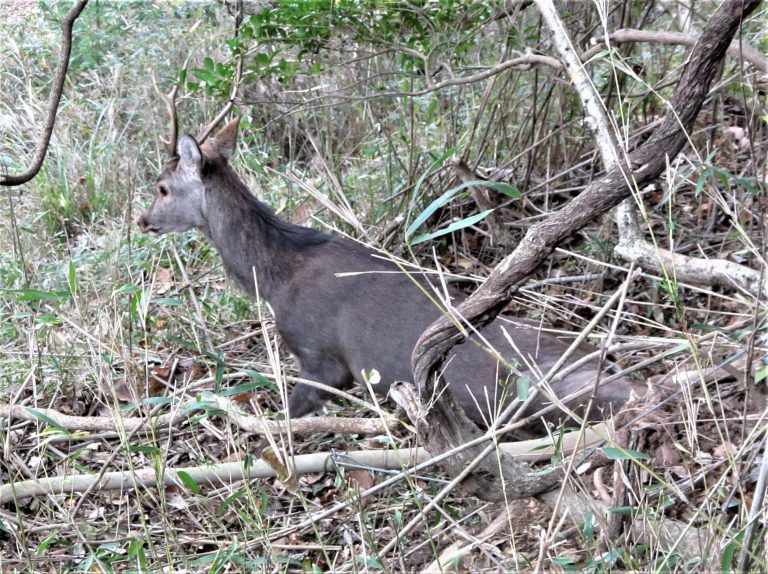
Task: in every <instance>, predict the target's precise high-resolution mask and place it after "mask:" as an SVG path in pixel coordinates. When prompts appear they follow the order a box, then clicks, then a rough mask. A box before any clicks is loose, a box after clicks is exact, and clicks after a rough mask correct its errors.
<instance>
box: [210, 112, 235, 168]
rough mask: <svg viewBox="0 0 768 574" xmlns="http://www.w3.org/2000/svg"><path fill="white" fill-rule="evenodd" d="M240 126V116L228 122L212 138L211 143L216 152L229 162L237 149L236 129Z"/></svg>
mask: <svg viewBox="0 0 768 574" xmlns="http://www.w3.org/2000/svg"><path fill="white" fill-rule="evenodd" d="M239 126H240V116H237V117H236V118H235V119H233V120H232V121H230V122H229V123H228V124H227V125H225V126H224V127H223V128H221V129H220V130H219V131H218V132H217V133H216V135H215V136H214V138H213V143H214V145H215V146H216V149H217V151H218V152H219V153H220V154H221V155H222V156H223V157H224V159H226V160H229V159H230V158H231V157H232V156H233V155H234V154H235V148H236V147H237V129H238V127H239Z"/></svg>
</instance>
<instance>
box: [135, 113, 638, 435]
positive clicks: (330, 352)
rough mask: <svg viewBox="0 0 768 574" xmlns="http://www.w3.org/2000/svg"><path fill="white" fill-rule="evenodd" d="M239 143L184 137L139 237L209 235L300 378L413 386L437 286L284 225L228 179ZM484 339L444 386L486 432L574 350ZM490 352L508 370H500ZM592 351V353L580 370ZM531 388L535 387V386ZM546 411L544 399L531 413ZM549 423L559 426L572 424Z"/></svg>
mask: <svg viewBox="0 0 768 574" xmlns="http://www.w3.org/2000/svg"><path fill="white" fill-rule="evenodd" d="M236 138H237V121H234V122H231V123H230V124H228V125H227V126H226V127H224V128H223V129H222V130H221V131H220V132H219V134H217V136H216V137H215V138H214V139H213V140H210V141H209V142H207V143H205V144H203V145H202V146H198V144H197V142H195V140H194V139H193V138H191V137H190V136H183V137H182V138H181V139H180V140H179V157H178V159H177V160H176V161H171V162H169V164H168V165H167V167H166V169H165V171H164V172H163V173H162V174H161V176H160V178H159V179H158V182H157V193H156V196H155V199H154V201H153V203H152V205H151V206H150V208H149V209H148V210H147V212H146V213H145V214H143V215H142V216H141V217H140V219H139V226H140V228H141V230H142V231H144V232H149V233H155V234H162V233H166V232H170V231H184V230H186V229H189V228H192V227H195V228H198V229H200V230H202V232H203V233H204V234H205V235H206V236H207V237H208V238H209V239H210V241H211V242H212V243H213V244H214V246H215V247H216V249H217V250H218V252H219V253H220V255H221V257H222V260H223V263H224V266H225V269H226V271H227V273H228V274H229V275H230V276H231V277H232V278H234V280H235V281H236V282H237V283H238V284H239V285H240V286H241V287H242V288H243V289H244V290H246V291H247V292H248V293H250V294H251V295H255V294H256V293H257V290H258V294H259V295H260V296H261V297H263V298H264V299H265V300H266V301H268V302H269V303H270V305H271V306H272V309H273V311H274V315H275V324H276V327H277V330H278V332H279V333H280V335H281V337H282V338H283V340H284V341H285V343H286V345H287V346H288V348H289V349H290V351H291V353H292V354H293V355H294V357H295V358H296V360H297V362H298V364H299V367H300V376H301V377H302V378H305V379H310V380H315V381H318V382H321V383H324V384H326V385H329V386H332V387H335V388H339V389H346V388H348V387H350V386H352V385H353V384H354V383H355V382H357V383H358V384H363V386H365V385H364V380H363V372H365V373H369V372H371V371H372V370H373V369H375V370H377V371H378V372H379V374H380V375H381V379H380V383H378V385H377V386H376V387H374V390H375V391H376V392H377V393H380V394H382V395H384V394H386V392H387V391H388V389H389V387H390V385H391V384H392V383H393V382H394V381H398V380H403V381H410V380H411V379H412V373H411V361H410V358H411V352H412V350H413V347H414V345H415V343H416V341H417V339H418V337H419V336H420V335H421V333H422V332H423V331H424V330H425V329H426V327H427V326H429V325H430V324H431V323H432V322H433V321H434V320H436V319H437V318H438V317H439V316H440V314H441V310H440V309H439V308H438V307H437V306H436V305H435V304H434V303H433V302H432V301H430V299H429V297H428V296H427V295H426V294H425V291H426V292H430V291H431V286H430V285H429V284H428V281H427V280H426V279H425V278H424V277H423V276H421V275H420V274H416V275H413V276H410V277H409V276H408V275H406V274H405V273H403V272H402V271H401V270H400V269H399V268H398V267H397V266H395V265H394V264H393V263H392V262H390V261H387V260H384V259H382V258H381V257H379V256H376V254H375V252H374V251H372V250H370V249H368V248H366V247H364V246H361V245H358V244H356V243H355V242H353V241H350V240H347V239H345V238H341V237H337V236H334V235H330V234H326V233H322V232H319V231H315V230H313V229H309V228H305V227H300V226H298V225H294V224H292V223H289V222H286V221H283V220H281V219H279V218H278V217H276V216H275V215H274V214H273V213H272V211H271V209H270V208H269V207H267V206H266V205H264V204H263V203H261V202H259V201H258V200H257V199H256V198H255V197H254V196H253V195H252V194H251V193H250V191H249V190H248V189H247V188H246V187H245V185H244V184H243V183H242V182H241V181H240V179H239V178H238V177H237V175H236V174H235V173H234V172H233V171H232V170H231V168H230V167H229V165H228V163H227V160H228V159H229V157H230V156H231V155H232V153H233V152H234V148H235V143H236ZM338 274H343V275H342V276H339V275H338ZM417 283H418V284H419V285H417ZM420 286H421V287H422V288H423V290H422V289H421V288H420ZM451 298H452V302H453V303H454V304H455V303H457V302H458V301H460V300H461V298H462V296H461V295H460V294H459V293H458V292H452V293H451ZM481 334H482V336H483V338H484V339H485V341H484V342H481V341H479V339H478V337H476V336H473V337H470V338H469V339H468V340H467V341H465V342H464V343H462V344H461V345H457V346H456V347H454V349H453V350H452V353H451V355H452V356H451V357H450V358H449V361H448V362H447V366H446V368H445V371H444V377H445V379H446V380H447V381H448V384H449V385H450V388H451V392H452V393H453V395H454V397H455V398H456V400H457V402H458V403H459V404H460V405H461V406H462V407H463V409H464V410H465V412H466V413H467V415H468V416H469V417H470V418H472V419H473V420H475V421H476V422H479V423H481V424H488V423H489V421H490V419H491V417H492V416H493V414H494V413H495V412H497V409H498V408H499V407H500V406H502V405H503V403H504V402H505V401H507V400H509V399H510V398H514V397H515V394H516V390H515V387H516V385H515V381H516V380H517V378H518V377H519V376H520V375H519V373H520V372H522V373H526V372H527V371H528V369H526V368H525V365H526V364H533V365H535V371H536V372H537V373H546V372H547V371H548V369H549V367H551V366H552V365H554V363H555V362H556V361H557V360H558V359H559V358H560V356H561V355H562V354H563V352H564V351H565V350H566V349H567V347H568V344H567V343H566V342H564V341H561V340H560V339H559V338H557V337H555V336H554V335H551V334H549V333H545V332H543V331H540V330H539V329H537V328H536V327H535V326H534V324H532V323H531V322H529V321H526V320H520V319H511V318H506V317H502V318H499V319H497V320H496V321H494V322H493V323H491V324H490V325H488V326H487V327H486V328H485V329H484V330H483V331H482V332H481ZM508 338H510V339H511V340H512V341H513V342H514V345H510V342H509V340H508ZM486 343H487V344H486ZM488 346H490V347H491V348H493V349H496V350H497V351H498V352H499V353H500V354H501V355H502V356H503V357H504V359H505V360H502V361H499V360H498V359H497V358H496V357H495V356H494V354H493V353H491V352H489V351H488ZM593 350H594V349H592V348H590V347H587V346H583V347H582V348H580V349H578V350H577V352H576V353H575V354H574V355H573V356H572V358H571V359H570V361H571V362H574V361H576V360H578V359H580V358H582V357H584V356H585V355H586V354H588V353H589V352H591V351H593ZM516 364H517V365H519V371H518V370H517V369H515V368H514V365H516ZM597 369H598V363H597V361H594V360H593V361H590V362H588V363H586V364H585V365H583V366H582V367H580V368H579V369H577V370H576V371H575V372H573V373H571V374H570V375H567V376H565V377H564V378H562V379H561V380H560V381H558V382H556V383H555V384H553V389H554V391H555V393H556V394H557V395H558V396H559V397H565V396H567V395H569V394H570V393H572V392H575V391H577V390H578V389H580V388H583V387H587V388H589V387H590V386H591V385H592V384H593V382H594V381H595V378H596V376H597V374H598V373H597ZM531 378H532V379H533V380H534V381H535V380H536V379H537V377H536V375H535V374H534V375H533V376H532V377H531ZM505 385H506V390H505ZM633 388H634V389H637V390H639V385H636V384H635V383H632V382H631V381H630V380H629V379H626V378H622V379H619V380H616V381H613V382H611V383H609V384H606V385H603V386H601V387H599V388H598V391H597V394H596V395H595V401H594V405H595V406H597V407H608V406H613V407H615V406H618V405H620V404H622V403H623V402H624V401H625V400H626V399H627V398H628V396H629V393H630V390H631V389H633ZM328 398H330V394H329V393H325V392H323V391H320V390H318V389H315V388H312V387H309V386H306V385H297V386H296V388H295V389H294V390H293V393H292V394H291V397H290V399H289V405H288V408H289V412H290V414H291V415H292V416H297V417H298V416H304V415H307V414H310V413H312V412H314V411H316V410H317V409H319V408H320V407H321V406H322V404H323V403H324V402H325V401H326V400H327V399H328ZM587 398H588V393H587V396H586V397H582V398H579V399H575V400H573V401H572V402H570V403H569V405H570V406H571V407H575V406H577V405H578V404H583V403H586V402H587ZM545 404H547V400H546V398H545V397H544V396H543V395H542V394H540V395H539V396H538V397H537V399H536V401H535V402H534V404H533V405H532V406H531V407H530V409H529V410H536V409H537V408H541V407H542V406H544V405H545ZM590 414H591V415H595V416H599V414H600V412H599V410H593V411H592V412H591V413H590ZM546 418H548V419H549V420H552V421H556V420H558V419H559V418H562V412H560V411H556V412H554V413H551V414H550V415H548V416H547V417H546Z"/></svg>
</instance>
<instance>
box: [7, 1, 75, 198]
mask: <svg viewBox="0 0 768 574" xmlns="http://www.w3.org/2000/svg"><path fill="white" fill-rule="evenodd" d="M86 4H88V0H78V1H77V2H76V3H75V4H74V5H73V6H72V8H70V9H69V12H67V14H66V16H64V20H63V21H62V23H61V34H62V37H61V50H60V51H59V63H58V65H57V66H56V78H55V79H54V80H53V86H52V87H51V96H50V99H49V100H48V117H47V118H46V119H45V125H44V126H43V134H42V138H41V139H40V141H39V142H38V143H37V147H36V148H35V155H34V157H33V159H32V165H30V166H29V169H27V171H25V172H23V173H20V174H18V175H2V174H0V185H4V186H8V187H12V186H16V185H22V184H24V183H27V182H28V181H29V180H31V179H32V178H33V177H35V176H36V175H37V173H38V172H39V171H40V167H41V166H42V165H43V160H44V159H45V154H46V153H48V144H49V143H50V142H51V135H52V134H53V126H54V125H55V123H56V114H57V113H58V111H59V101H60V100H61V92H62V91H63V90H64V80H65V79H66V77H67V69H69V57H70V55H71V53H72V26H73V25H74V23H75V20H77V19H78V17H79V16H80V13H81V12H82V11H83V9H84V8H85V5H86Z"/></svg>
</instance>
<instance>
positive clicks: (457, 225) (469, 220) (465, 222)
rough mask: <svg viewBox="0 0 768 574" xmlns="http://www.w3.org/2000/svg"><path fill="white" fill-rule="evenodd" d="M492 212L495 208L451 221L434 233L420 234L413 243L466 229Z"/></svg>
mask: <svg viewBox="0 0 768 574" xmlns="http://www.w3.org/2000/svg"><path fill="white" fill-rule="evenodd" d="M492 212H493V209H486V210H485V211H481V212H480V213H476V214H475V215H473V216H471V217H465V218H464V219H462V220H461V221H456V222H454V223H451V224H450V225H449V226H448V227H444V228H443V229H439V230H437V231H433V232H432V233H427V234H425V235H419V236H418V237H416V238H415V239H414V240H413V241H412V242H411V243H412V244H413V245H417V244H419V243H423V242H424V241H429V240H430V239H434V238H435V237H440V236H441V235H446V234H448V233H453V232H454V231H457V230H459V229H464V228H465V227H469V226H470V225H474V224H475V223H477V222H478V221H480V220H482V219H485V218H486V217H488V215H489V214H490V213H492Z"/></svg>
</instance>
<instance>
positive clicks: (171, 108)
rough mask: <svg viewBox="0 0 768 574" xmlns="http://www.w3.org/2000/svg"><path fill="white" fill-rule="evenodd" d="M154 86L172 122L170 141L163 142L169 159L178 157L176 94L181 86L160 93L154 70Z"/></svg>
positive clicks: (176, 85)
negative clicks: (165, 92)
mask: <svg viewBox="0 0 768 574" xmlns="http://www.w3.org/2000/svg"><path fill="white" fill-rule="evenodd" d="M152 84H153V85H154V86H155V91H156V92H157V95H158V96H160V99H161V100H163V102H164V103H165V109H166V110H167V111H168V116H170V120H171V133H170V139H169V140H167V141H166V140H163V143H164V144H165V149H166V150H167V151H168V157H169V158H172V157H176V155H177V153H176V140H177V139H178V137H179V116H178V115H177V113H176V94H177V93H178V91H179V85H178V84H175V85H174V86H173V89H172V90H171V91H170V92H168V93H167V94H164V93H163V92H161V91H160V88H158V87H157V78H155V72H154V70H153V71H152Z"/></svg>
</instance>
